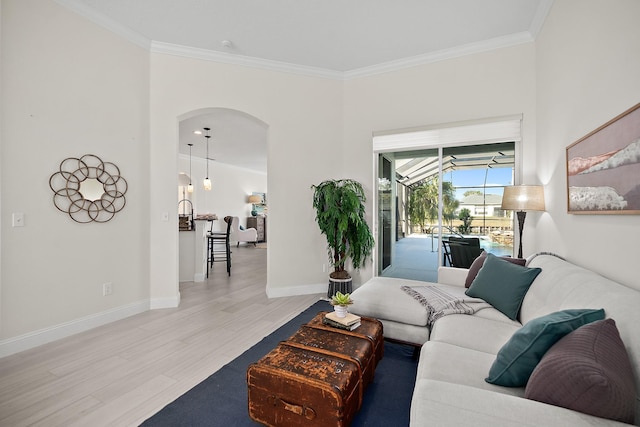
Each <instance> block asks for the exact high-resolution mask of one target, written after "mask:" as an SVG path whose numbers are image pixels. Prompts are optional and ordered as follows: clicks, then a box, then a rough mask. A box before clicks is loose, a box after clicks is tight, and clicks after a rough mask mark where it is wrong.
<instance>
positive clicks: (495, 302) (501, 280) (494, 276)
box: [465, 254, 542, 320]
mask: <svg viewBox="0 0 640 427" xmlns="http://www.w3.org/2000/svg"><path fill="white" fill-rule="evenodd" d="M541 271H542V270H541V269H540V268H528V267H522V266H520V265H516V264H512V263H510V262H507V261H505V260H503V259H500V258H498V257H497V256H495V255H493V254H487V259H486V260H485V261H484V264H483V265H482V268H481V269H480V271H479V272H478V275H477V276H476V278H475V279H473V282H471V286H469V289H467V290H466V291H465V293H466V294H467V295H468V296H470V297H473V298H481V299H483V300H485V301H486V302H488V303H489V304H491V305H492V306H493V307H494V308H496V309H497V310H500V311H501V312H502V313H504V314H505V316H507V317H508V318H509V319H511V320H516V318H517V317H518V313H519V312H520V306H521V305H522V300H523V299H524V296H525V294H526V293H527V291H528V290H529V286H531V283H532V282H533V279H535V278H536V277H537V276H538V274H540V272H541Z"/></svg>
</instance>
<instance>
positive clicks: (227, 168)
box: [178, 107, 268, 282]
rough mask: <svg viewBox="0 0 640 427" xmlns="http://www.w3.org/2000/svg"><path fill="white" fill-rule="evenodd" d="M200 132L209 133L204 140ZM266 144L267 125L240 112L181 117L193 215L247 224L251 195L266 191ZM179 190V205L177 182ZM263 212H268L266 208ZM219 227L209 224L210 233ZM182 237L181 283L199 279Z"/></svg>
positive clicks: (181, 161)
mask: <svg viewBox="0 0 640 427" xmlns="http://www.w3.org/2000/svg"><path fill="white" fill-rule="evenodd" d="M204 128H209V129H210V131H209V132H208V134H209V135H210V136H211V137H210V138H208V139H207V138H205V134H204V132H203V129H204ZM194 132H202V133H194ZM189 144H192V145H191V146H189ZM207 145H208V148H207ZM267 145H268V125H267V124H266V123H265V122H263V121H262V120H260V119H258V118H257V117H254V116H252V115H250V114H247V113H245V112H242V111H238V110H234V109H229V108H218V107H212V108H203V109H198V110H193V111H190V112H188V113H185V114H183V115H181V116H179V117H178V172H179V175H180V174H186V175H187V176H188V177H189V178H190V181H191V183H192V185H193V193H190V194H188V196H187V197H188V199H189V201H190V202H191V205H192V206H193V210H194V214H195V216H196V217H198V216H199V215H203V214H215V215H216V216H217V217H218V218H219V219H220V220H221V219H222V218H223V217H225V216H227V215H229V216H237V217H238V218H239V219H240V224H241V225H243V226H246V225H247V218H248V217H250V216H251V211H252V205H251V204H250V203H249V202H248V198H249V196H251V195H253V194H255V193H262V194H266V193H267V169H268V166H267ZM207 151H208V158H207ZM205 177H207V178H209V179H210V180H211V182H212V186H211V189H210V190H205V188H204V186H203V181H204V179H205ZM178 186H179V189H178V201H179V200H181V199H182V197H184V196H185V194H186V193H185V191H184V188H180V183H178ZM262 208H263V209H262V213H263V214H266V209H267V208H268V206H263V207H262ZM222 225H223V221H213V223H211V226H212V227H213V230H214V231H215V230H219V231H221V230H222ZM181 233H182V232H181ZM185 233H186V232H185ZM183 237H184V235H182V234H181V236H180V238H179V239H178V240H179V243H178V244H179V250H178V253H179V260H180V261H179V262H180V265H179V267H180V268H179V276H180V281H181V282H182V281H202V280H204V275H203V274H202V268H199V266H198V262H200V260H199V259H198V260H196V268H194V269H193V271H191V269H190V267H189V265H190V263H189V262H186V263H185V258H186V260H187V261H189V260H188V257H190V256H192V255H191V254H190V253H187V251H185V249H184V246H185V244H184V240H185V239H184V238H183ZM186 247H187V248H188V247H189V244H187V246H186ZM192 263H193V262H192V261H191V264H192ZM185 264H186V266H187V267H185Z"/></svg>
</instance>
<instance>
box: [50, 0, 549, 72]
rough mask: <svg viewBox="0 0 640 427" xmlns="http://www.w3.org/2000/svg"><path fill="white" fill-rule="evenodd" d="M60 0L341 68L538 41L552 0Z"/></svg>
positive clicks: (189, 42) (144, 33)
mask: <svg viewBox="0 0 640 427" xmlns="http://www.w3.org/2000/svg"><path fill="white" fill-rule="evenodd" d="M56 1H58V2H59V3H61V4H63V5H65V6H68V7H70V8H72V9H74V10H76V11H77V12H79V13H82V14H84V15H85V16H87V17H88V18H90V19H92V20H94V21H96V22H98V23H100V24H102V25H105V26H110V27H111V28H112V29H114V30H115V31H119V32H120V33H123V34H124V33H127V34H128V35H129V36H131V38H133V39H135V40H136V41H138V42H140V43H144V41H147V42H148V43H150V46H151V48H152V49H153V50H154V51H163V50H171V48H176V47H180V46H182V47H187V48H196V49H199V50H205V51H208V52H213V53H218V54H220V55H222V56H226V57H227V59H229V60H231V59H232V57H235V58H236V59H238V60H241V59H246V58H252V59H256V60H263V61H271V62H277V63H282V64H290V65H292V66H299V67H308V68H314V69H318V70H327V71H332V72H337V73H348V72H354V71H356V70H362V69H366V68H370V67H377V66H381V65H383V64H389V63H393V62H397V61H400V62H402V63H404V64H405V66H406V64H407V63H406V61H407V60H408V59H410V58H412V59H415V60H420V59H421V58H422V59H426V57H428V56H431V57H432V59H434V58H433V56H434V55H435V58H437V57H442V55H446V52H453V51H455V52H457V54H458V56H459V55H460V54H468V53H471V52H473V51H474V50H475V51H478V50H487V49H490V48H492V47H493V48H496V47H500V46H502V45H508V44H516V43H523V42H527V41H532V40H533V39H534V38H535V37H536V35H537V33H538V31H539V29H540V28H541V26H542V23H543V22H544V19H545V17H546V15H547V12H548V11H549V9H550V7H551V4H552V2H553V0H397V1H390V0H304V1H303V0H268V1H266V0H232V1H229V0H227V1H224V0H135V1H132V0H56ZM224 41H228V42H229V43H228V44H223V42H224ZM192 52H194V53H195V51H193V50H192ZM219 58H220V57H219Z"/></svg>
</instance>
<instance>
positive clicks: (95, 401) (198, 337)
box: [0, 246, 323, 427]
mask: <svg viewBox="0 0 640 427" xmlns="http://www.w3.org/2000/svg"><path fill="white" fill-rule="evenodd" d="M266 257H267V251H266V250H264V249H260V248H254V247H252V246H243V247H240V248H234V249H233V255H232V259H233V266H232V275H231V277H228V276H227V273H226V271H225V269H224V265H223V264H216V265H214V271H212V272H211V274H210V276H209V279H208V280H207V281H205V282H200V283H194V282H185V283H181V284H180V294H181V303H180V307H178V308H175V309H162V310H152V311H149V312H145V313H141V314H138V315H136V316H132V317H130V318H127V319H124V320H121V321H118V322H114V323H111V324H108V325H104V326H101V327H99V328H95V329H92V330H90V331H86V332H83V333H80V334H77V335H74V336H72V337H68V338H65V339H62V340H58V341H56V342H53V343H49V344H46V345H43V346H40V347H38V348H35V349H31V350H28V351H25V352H22V353H19V354H16V355H12V356H8V357H5V358H2V359H0V426H5V425H6V426H12V427H13V426H47V427H50V426H71V425H78V426H88V425H91V426H92V427H93V426H96V427H100V426H137V425H139V424H140V423H141V422H142V421H144V420H145V419H147V418H148V417H150V416H151V415H153V414H154V413H156V412H157V411H158V410H160V409H162V408H163V407H164V406H165V405H167V404H168V403H170V402H172V401H173V400H175V399H176V398H177V397H179V396H180V395H182V394H183V393H185V392H186V391H188V390H190V389H191V388H193V387H194V386H195V385H197V384H198V383H199V382H201V381H202V380H204V379H205V378H207V377H208V376H209V375H211V374H213V373H214V372H215V371H217V370H218V369H220V368H221V367H222V366H224V365H225V364H226V363H229V362H230V361H231V360H233V359H234V358H235V357H237V356H238V355H240V354H241V353H242V352H243V351H245V350H246V349H248V348H249V347H251V346H252V345H254V344H256V343H257V342H258V341H260V340H261V339H262V338H263V337H264V336H266V335H268V334H269V333H271V332H272V331H273V330H275V329H276V328H277V327H279V326H281V325H282V324H284V323H286V322H287V321H289V320H290V319H292V318H293V317H294V316H296V315H297V314H298V313H300V312H301V311H303V310H304V309H305V308H307V307H308V306H309V305H311V304H313V303H314V302H316V301H318V299H320V298H322V297H323V295H317V294H316V295H303V296H297V297H287V298H275V299H269V298H267V296H266V293H265V284H266V265H267V264H266Z"/></svg>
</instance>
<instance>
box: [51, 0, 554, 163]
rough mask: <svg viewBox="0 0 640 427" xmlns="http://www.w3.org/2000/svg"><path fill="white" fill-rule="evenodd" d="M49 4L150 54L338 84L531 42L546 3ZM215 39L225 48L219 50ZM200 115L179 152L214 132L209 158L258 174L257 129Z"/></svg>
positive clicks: (212, 0)
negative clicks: (199, 131) (195, 135)
mask: <svg viewBox="0 0 640 427" xmlns="http://www.w3.org/2000/svg"><path fill="white" fill-rule="evenodd" d="M56 1H57V2H58V3H60V4H62V5H64V6H66V7H68V8H70V9H72V10H74V11H76V12H78V13H80V14H82V15H83V16H85V17H87V18H88V19H91V20H92V21H94V22H96V23H98V24H100V25H102V26H104V27H107V28H109V29H110V30H112V31H114V32H116V33H118V34H120V35H122V36H124V37H127V38H128V39H130V40H131V41H133V42H135V43H137V44H139V45H142V46H145V47H147V48H148V49H149V50H150V51H153V52H161V53H174V54H180V55H191V56H193V57H199V58H204V59H212V60H216V61H221V62H230V63H238V64H244V65H250V66H258V67H266V68H271V69H274V68H275V69H280V70H283V71H288V72H296V73H303V74H309V75H317V76H325V77H330V78H338V79H348V78H353V77H358V76H361V75H370V74H376V73H381V72H386V71H389V70H392V69H398V68H403V67H407V66H412V65H417V64H420V63H428V62H433V61H437V60H442V59H446V58H451V57H456V56H461V55H466V54H471V53H476V52H481V51H486V50H490V49H495V48H499V47H505V46H510V45H515V44H519V43H525V42H530V41H533V40H534V39H535V37H536V35H537V33H538V31H539V30H540V28H541V27H542V24H543V22H544V19H545V18H546V15H547V13H548V11H549V9H550V8H551V5H552V4H553V0H395V1H392V0H268V1H267V0H226V1H223V0H56ZM225 40H226V41H229V42H230V46H228V47H227V46H225V45H223V41H225ZM217 113H220V112H217ZM200 119H201V120H196V119H195V118H194V119H191V121H190V122H188V123H186V124H184V126H182V125H181V130H180V152H181V153H188V151H189V149H188V146H187V145H186V144H187V143H188V142H189V141H190V140H189V139H188V138H187V135H188V134H189V132H192V131H193V128H195V127H204V126H210V127H211V128H212V129H213V130H214V132H213V138H212V144H211V147H213V154H212V155H210V157H213V158H216V160H217V161H221V162H224V163H229V164H235V165H237V166H241V167H246V168H249V169H253V170H259V171H262V172H266V136H264V132H262V134H263V136H262V137H261V139H260V138H257V139H251V138H252V137H253V136H254V134H255V132H256V129H255V128H252V127H251V126H249V128H246V127H245V126H244V125H245V124H246V123H242V120H239V121H237V120H236V121H233V120H231V121H230V120H229V118H228V117H225V116H224V114H223V115H220V114H214V115H213V116H205V117H201V118H200ZM245 119H246V118H245ZM216 121H218V123H216ZM254 125H255V123H254ZM183 127H184V131H183ZM187 128H188V129H187ZM200 138H201V139H204V138H203V137H200ZM239 144H241V145H239ZM198 146H200V147H202V146H204V143H200V145H198V144H197V143H194V147H193V149H194V155H198V156H201V157H204V153H200V152H197V153H196V150H197V148H196V147H198ZM240 147H241V148H242V149H240V150H239V149H238V148H240ZM228 148H229V150H228V153H227V149H228ZM231 148H234V149H235V150H233V149H231ZM260 156H261V158H259V157H260Z"/></svg>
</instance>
